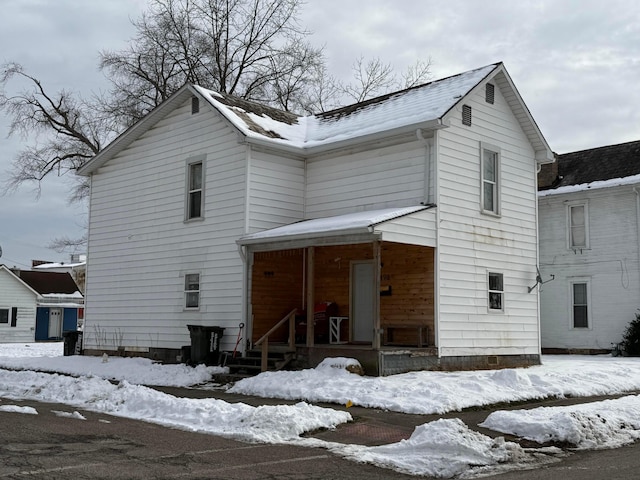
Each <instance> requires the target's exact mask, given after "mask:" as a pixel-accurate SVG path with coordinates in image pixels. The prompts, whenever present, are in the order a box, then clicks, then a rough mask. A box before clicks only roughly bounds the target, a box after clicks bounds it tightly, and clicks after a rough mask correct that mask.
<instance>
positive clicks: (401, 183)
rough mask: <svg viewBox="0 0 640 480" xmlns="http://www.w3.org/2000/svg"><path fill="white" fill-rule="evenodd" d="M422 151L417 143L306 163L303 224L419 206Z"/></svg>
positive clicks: (422, 191)
mask: <svg viewBox="0 0 640 480" xmlns="http://www.w3.org/2000/svg"><path fill="white" fill-rule="evenodd" d="M425 154H426V148H425V147H424V146H423V145H422V144H421V143H419V142H418V141H413V142H410V143H405V144H402V145H393V146H388V147H378V148H375V149H372V150H366V151H360V152H356V153H342V154H333V155H331V156H324V157H320V158H316V159H312V160H309V161H308V162H307V189H306V198H305V209H306V212H305V218H321V217H330V216H333V215H342V214H345V213H351V212H354V211H364V210H375V209H380V208H387V207H402V206H412V205H419V204H420V202H422V201H424V195H425V188H424V179H425V173H424V169H425V163H426V160H425Z"/></svg>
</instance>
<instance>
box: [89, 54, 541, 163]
mask: <svg viewBox="0 0 640 480" xmlns="http://www.w3.org/2000/svg"><path fill="white" fill-rule="evenodd" d="M491 79H495V83H496V84H497V85H498V87H499V88H500V90H501V91H502V92H503V95H504V97H505V99H506V100H507V102H508V103H509V106H510V107H511V109H512V110H513V112H514V115H515V117H516V118H517V119H518V121H519V123H520V126H521V127H522V129H523V130H524V132H525V133H526V135H527V137H528V138H529V141H530V142H531V144H532V145H533V147H534V150H535V151H536V160H537V161H538V162H539V163H546V162H551V161H553V154H552V152H551V149H550V148H549V146H548V144H547V142H546V140H545V139H544V137H543V136H542V133H541V132H540V130H539V128H538V126H537V125H536V123H535V121H534V120H533V117H532V116H531V114H530V112H529V110H528V109H527V107H526V105H525V104H524V102H523V100H522V98H521V97H520V94H519V93H518V91H517V90H516V88H515V86H514V84H513V82H512V81H511V78H510V77H509V75H508V73H507V71H506V69H505V68H504V65H503V64H502V63H494V64H490V65H487V66H484V67H481V68H477V69H475V70H470V71H467V72H464V73H460V74H458V75H453V76H450V77H447V78H443V79H440V80H435V81H433V82H429V83H426V84H424V85H420V86H416V87H412V88H408V89H405V90H401V91H399V92H393V93H389V94H386V95H383V96H380V97H377V98H373V99H370V100H367V101H364V102H360V103H357V104H354V105H350V106H347V107H343V108H339V109H336V110H332V111H329V112H324V113H320V114H317V115H308V116H299V115H296V114H293V113H290V112H283V111H281V110H278V109H275V108H272V107H268V106H265V105H262V104H258V103H256V102H251V101H247V100H243V99H240V98H237V97H234V96H232V95H228V94H223V93H219V92H214V91H212V90H207V89H205V88H203V87H200V86H197V85H186V86H184V87H182V88H181V89H180V90H179V91H178V92H176V93H175V94H174V95H172V96H171V97H170V98H169V99H168V100H166V101H165V102H164V103H162V104H161V105H159V106H158V107H156V108H155V109H154V110H153V111H152V112H151V113H149V114H148V115H147V116H146V117H145V118H144V119H142V120H141V121H140V122H138V123H137V124H135V125H133V126H132V127H130V128H129V129H128V130H127V131H125V132H124V133H123V134H122V135H120V136H119V137H118V138H117V139H116V140H114V141H113V142H112V143H111V144H109V145H108V146H107V147H106V148H105V149H104V150H103V151H102V152H100V153H98V154H97V155H96V156H95V157H93V158H92V159H91V160H89V161H88V162H87V163H86V164H85V165H84V166H82V167H81V168H79V169H78V173H79V174H80V175H88V174H90V173H91V172H93V171H94V170H96V169H97V168H99V167H100V166H101V165H103V164H104V163H105V162H106V161H108V160H109V158H111V157H113V156H114V155H116V154H117V153H119V152H120V151H122V150H123V149H124V148H126V146H128V145H129V144H130V143H131V142H133V141H134V140H135V139H136V138H137V137H139V136H140V135H142V134H143V133H144V132H146V131H147V130H149V128H151V126H153V124H155V123H156V122H157V121H159V120H160V119H161V118H163V117H164V116H165V115H166V114H167V113H169V111H171V110H172V109H174V108H176V107H177V106H178V105H180V104H182V103H183V102H184V101H186V100H187V98H188V97H189V96H191V95H196V96H198V97H199V98H201V99H203V100H204V101H205V102H206V103H208V104H209V105H210V107H212V108H213V109H214V111H216V112H218V113H219V114H220V115H221V116H222V117H223V118H224V119H225V120H226V121H227V122H228V124H229V125H231V126H232V127H233V128H235V129H236V131H238V133H239V134H241V135H242V136H243V137H244V138H245V140H246V141H247V142H249V143H255V144H258V145H264V146H269V147H271V148H274V147H275V148H280V149H283V150H286V151H289V152H292V153H296V154H303V155H304V154H313V153H318V152H321V151H324V150H328V149H333V148H339V147H341V146H344V145H345V144H351V143H357V142H364V141H367V140H369V139H371V138H372V137H376V138H377V137H380V136H382V135H384V136H390V135H393V134H400V133H409V132H413V131H415V130H416V129H418V128H424V129H436V128H443V127H446V117H447V114H448V113H449V112H451V111H452V110H453V109H454V108H455V107H456V106H457V105H458V104H460V103H461V102H464V99H465V98H466V97H467V96H468V95H469V94H470V93H472V92H473V91H474V90H475V89H476V88H479V87H481V86H482V85H484V83H485V82H486V81H489V80H491Z"/></svg>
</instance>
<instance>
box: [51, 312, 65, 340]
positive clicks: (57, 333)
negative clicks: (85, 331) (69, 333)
mask: <svg viewBox="0 0 640 480" xmlns="http://www.w3.org/2000/svg"><path fill="white" fill-rule="evenodd" d="M49 338H62V309H60V308H50V309H49Z"/></svg>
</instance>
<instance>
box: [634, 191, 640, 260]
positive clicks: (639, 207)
mask: <svg viewBox="0 0 640 480" xmlns="http://www.w3.org/2000/svg"><path fill="white" fill-rule="evenodd" d="M633 193H635V194H636V229H637V231H638V238H637V239H636V245H637V247H638V271H639V272H640V191H638V187H633Z"/></svg>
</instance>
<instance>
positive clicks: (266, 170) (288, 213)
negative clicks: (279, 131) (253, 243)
mask: <svg viewBox="0 0 640 480" xmlns="http://www.w3.org/2000/svg"><path fill="white" fill-rule="evenodd" d="M304 176H305V162H304V160H302V159H293V158H289V157H286V156H282V155H274V154H272V153H266V152H260V151H256V150H253V151H252V152H251V163H250V167H249V178H250V180H249V195H250V198H249V228H248V233H253V232H256V231H261V230H267V229H269V228H275V227H279V226H282V225H288V224H290V223H294V222H298V221H300V220H302V219H303V217H304V184H305V180H304Z"/></svg>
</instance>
